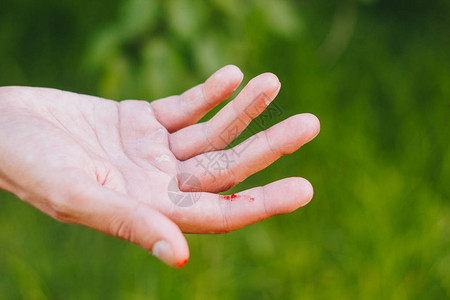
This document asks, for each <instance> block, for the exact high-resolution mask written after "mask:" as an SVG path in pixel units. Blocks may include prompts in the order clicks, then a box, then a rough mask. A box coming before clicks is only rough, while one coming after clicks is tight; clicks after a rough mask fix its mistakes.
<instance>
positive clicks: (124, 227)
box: [109, 216, 136, 243]
mask: <svg viewBox="0 0 450 300" xmlns="http://www.w3.org/2000/svg"><path fill="white" fill-rule="evenodd" d="M109 231H110V233H111V235H113V236H115V237H117V238H120V239H123V240H127V241H130V242H132V243H134V242H135V238H136V230H135V226H134V224H133V222H131V221H129V220H127V219H126V218H124V217H123V216H119V217H116V218H114V219H113V220H112V221H111V222H110V224H109Z"/></svg>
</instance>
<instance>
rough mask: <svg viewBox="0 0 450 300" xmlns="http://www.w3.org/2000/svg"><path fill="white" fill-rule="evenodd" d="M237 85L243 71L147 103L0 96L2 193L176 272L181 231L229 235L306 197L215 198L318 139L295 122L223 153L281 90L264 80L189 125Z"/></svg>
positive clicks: (289, 185)
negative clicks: (132, 247)
mask: <svg viewBox="0 0 450 300" xmlns="http://www.w3.org/2000/svg"><path fill="white" fill-rule="evenodd" d="M241 81H242V73H241V72H240V70H239V69H238V68H237V67H235V66H226V67H224V68H222V69H220V70H219V71H217V72H216V73H215V74H213V75H212V76H211V77H210V78H209V79H208V80H207V81H206V82H205V83H203V84H201V85H198V86H196V87H194V88H192V89H190V90H188V91H186V92H185V93H183V94H182V95H180V96H172V97H168V98H165V99H160V100H156V101H153V102H151V103H149V102H146V101H137V100H125V101H121V102H115V101H110V100H105V99H101V98H97V97H92V96H86V95H79V94H75V93H70V92H63V91H60V90H54V89H45V88H26V87H3V88H1V89H0V108H1V109H0V116H1V117H0V123H1V124H0V125H1V126H0V137H1V138H0V140H2V141H3V142H0V153H2V155H1V157H0V163H1V164H0V178H1V179H0V187H2V188H4V189H6V190H8V191H11V192H12V193H14V194H16V195H18V196H19V197H20V198H21V199H23V200H25V201H27V202H28V203H30V204H32V205H34V206H35V207H37V208H39V209H40V210H42V211H43V212H45V213H47V214H49V215H51V216H53V217H54V218H56V219H58V220H61V221H64V222H69V223H77V224H82V225H85V226H89V227H92V228H94V229H96V230H99V231H102V232H105V233H108V234H111V235H113V236H116V237H119V238H122V239H126V240H128V241H130V242H133V243H136V244H138V245H140V246H142V247H143V248H145V249H146V250H148V251H151V252H153V254H155V255H156V256H157V257H159V258H160V259H161V260H163V261H165V262H166V263H168V264H169V265H172V266H182V265H183V264H184V263H185V262H186V261H187V259H188V257H189V250H188V246H187V243H186V240H185V238H184V236H183V235H182V232H186V233H220V232H228V231H231V230H235V229H238V228H241V227H243V226H246V225H249V224H252V223H255V222H257V221H260V220H263V219H265V218H268V217H270V216H273V215H276V214H282V213H287V212H290V211H292V210H295V209H296V208H298V207H300V206H303V205H305V204H306V203H308V202H309V201H310V200H311V198H312V194H313V191H312V187H311V185H310V184H309V182H308V181H306V180H305V179H303V178H286V179H282V180H280V181H277V182H274V183H272V184H269V185H266V186H264V187H256V188H253V189H250V190H247V191H243V192H241V193H238V194H236V195H234V194H233V195H231V196H220V195H218V194H215V193H216V192H219V191H225V190H228V189H230V188H231V187H233V186H234V185H236V184H238V183H239V182H241V181H242V180H244V179H245V178H247V177H248V176H250V175H251V174H253V173H255V172H257V171H259V170H261V169H263V168H265V167H267V166H268V165H270V164H271V163H272V162H274V161H275V160H276V159H278V158H279V157H280V156H282V155H284V154H288V153H291V152H293V151H295V150H297V149H298V148H299V147H300V146H301V145H303V144H304V143H306V142H308V141H310V140H311V139H312V138H314V137H315V136H316V135H317V133H318V132H319V122H318V120H317V118H316V117H314V116H313V115H311V114H300V115H295V116H292V117H290V118H289V119H287V120H285V121H283V122H281V123H279V124H277V125H275V126H273V127H271V128H269V129H268V130H265V131H262V132H260V133H258V134H256V135H255V136H253V137H251V138H249V139H248V140H246V141H244V142H242V143H240V144H239V145H237V146H236V147H233V148H231V149H226V150H223V149H224V148H225V147H226V146H227V145H228V144H229V143H230V142H232V141H233V140H234V139H235V138H236V137H237V136H238V135H239V134H240V133H241V132H242V131H243V130H244V129H245V128H246V127H247V125H248V124H249V123H250V122H251V120H252V119H253V118H255V117H256V116H258V115H259V114H260V113H262V112H263V110H264V109H265V108H266V107H267V106H268V105H269V104H270V102H271V101H272V100H273V99H274V98H275V96H276V95H277V93H278V91H279V88H280V83H279V81H278V79H277V78H276V76H275V75H273V74H270V73H266V74H262V75H260V76H258V77H256V78H254V79H253V80H251V81H250V82H249V83H248V85H247V86H246V87H245V88H244V89H243V90H242V91H241V93H240V94H239V95H238V96H237V97H236V98H235V99H234V100H233V101H230V102H229V103H227V105H226V106H225V107H224V108H222V109H221V110H220V111H219V112H218V113H217V114H216V115H215V116H214V117H213V118H212V119H210V120H209V121H207V122H204V123H197V124H196V122H198V121H199V120H200V119H201V117H203V116H204V115H205V114H206V113H207V112H208V111H209V110H211V109H212V108H213V107H215V106H216V105H217V104H219V103H220V102H222V101H224V100H226V99H227V98H228V97H229V96H230V95H231V94H232V93H233V91H234V90H235V89H236V88H237V87H238V86H239V84H240V82H241Z"/></svg>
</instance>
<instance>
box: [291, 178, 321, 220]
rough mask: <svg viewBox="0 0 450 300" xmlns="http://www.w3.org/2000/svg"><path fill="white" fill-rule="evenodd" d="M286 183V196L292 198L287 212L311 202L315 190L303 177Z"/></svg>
mask: <svg viewBox="0 0 450 300" xmlns="http://www.w3.org/2000/svg"><path fill="white" fill-rule="evenodd" d="M284 181H285V190H286V195H287V196H289V197H290V201H289V202H290V205H289V206H288V207H286V211H287V212H292V211H294V210H296V209H298V208H299V207H303V206H305V205H306V204H308V203H309V202H310V201H311V199H312V197H313V194H314V190H313V187H312V185H311V183H310V182H309V181H308V180H306V179H305V178H302V177H291V178H286V179H284Z"/></svg>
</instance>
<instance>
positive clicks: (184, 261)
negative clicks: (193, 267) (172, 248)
mask: <svg viewBox="0 0 450 300" xmlns="http://www.w3.org/2000/svg"><path fill="white" fill-rule="evenodd" d="M187 261H188V260H187V259H185V260H183V261H179V262H178V263H177V267H178V268H181V267H182V266H184V265H185V264H186V263H187Z"/></svg>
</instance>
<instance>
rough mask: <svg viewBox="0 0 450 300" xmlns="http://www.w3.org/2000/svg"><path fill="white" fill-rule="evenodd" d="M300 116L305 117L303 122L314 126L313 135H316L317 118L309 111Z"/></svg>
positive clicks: (317, 131)
mask: <svg viewBox="0 0 450 300" xmlns="http://www.w3.org/2000/svg"><path fill="white" fill-rule="evenodd" d="M301 116H302V117H303V118H304V119H305V122H306V123H307V124H309V126H311V127H313V128H314V132H315V135H317V134H318V133H319V132H320V120H319V118H317V117H316V116H315V115H313V114H310V113H303V114H301Z"/></svg>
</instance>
